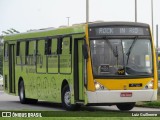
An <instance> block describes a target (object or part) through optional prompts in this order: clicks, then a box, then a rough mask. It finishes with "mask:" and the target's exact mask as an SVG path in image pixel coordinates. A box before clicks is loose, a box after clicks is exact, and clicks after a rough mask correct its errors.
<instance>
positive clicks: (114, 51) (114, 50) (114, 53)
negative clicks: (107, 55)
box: [106, 40, 118, 58]
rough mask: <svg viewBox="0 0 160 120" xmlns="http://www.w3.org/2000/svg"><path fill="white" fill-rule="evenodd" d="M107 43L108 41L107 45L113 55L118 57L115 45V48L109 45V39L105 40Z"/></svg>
mask: <svg viewBox="0 0 160 120" xmlns="http://www.w3.org/2000/svg"><path fill="white" fill-rule="evenodd" d="M106 41H107V43H108V46H109V47H110V48H111V50H112V52H113V55H114V56H115V57H116V58H118V50H117V46H116V49H114V48H113V46H112V45H111V43H110V41H109V40H106Z"/></svg>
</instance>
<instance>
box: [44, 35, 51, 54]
mask: <svg viewBox="0 0 160 120" xmlns="http://www.w3.org/2000/svg"><path fill="white" fill-rule="evenodd" d="M51 45H52V39H50V38H49V39H47V40H46V41H45V55H51Z"/></svg>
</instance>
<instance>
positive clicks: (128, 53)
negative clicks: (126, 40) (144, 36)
mask: <svg viewBox="0 0 160 120" xmlns="http://www.w3.org/2000/svg"><path fill="white" fill-rule="evenodd" d="M137 39H138V37H135V39H134V40H133V42H132V44H131V46H130V48H129V49H128V51H127V53H126V55H127V56H128V57H127V65H128V60H129V56H130V54H131V51H132V48H133V47H134V45H135V43H136V41H137Z"/></svg>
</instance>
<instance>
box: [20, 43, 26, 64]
mask: <svg viewBox="0 0 160 120" xmlns="http://www.w3.org/2000/svg"><path fill="white" fill-rule="evenodd" d="M24 48H25V42H21V43H20V50H19V51H20V54H19V56H20V59H21V64H25V49H24Z"/></svg>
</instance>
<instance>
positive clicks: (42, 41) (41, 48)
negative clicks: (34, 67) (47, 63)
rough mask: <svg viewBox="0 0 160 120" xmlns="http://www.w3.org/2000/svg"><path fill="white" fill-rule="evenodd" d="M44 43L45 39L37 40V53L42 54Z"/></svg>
mask: <svg viewBox="0 0 160 120" xmlns="http://www.w3.org/2000/svg"><path fill="white" fill-rule="evenodd" d="M44 44H45V40H39V41H38V51H37V52H38V53H37V54H38V55H44V51H45V49H44Z"/></svg>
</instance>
